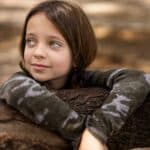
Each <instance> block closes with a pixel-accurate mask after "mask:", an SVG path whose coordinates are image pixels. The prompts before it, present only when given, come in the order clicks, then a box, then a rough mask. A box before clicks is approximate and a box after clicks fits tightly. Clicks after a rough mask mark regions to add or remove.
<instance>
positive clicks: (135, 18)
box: [0, 0, 150, 83]
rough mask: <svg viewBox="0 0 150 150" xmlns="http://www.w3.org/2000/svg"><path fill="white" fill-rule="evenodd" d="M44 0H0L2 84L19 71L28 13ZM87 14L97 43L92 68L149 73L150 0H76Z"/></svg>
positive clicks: (0, 77)
mask: <svg viewBox="0 0 150 150" xmlns="http://www.w3.org/2000/svg"><path fill="white" fill-rule="evenodd" d="M41 1H42V0H4V1H3V0H1V1H0V66H1V69H0V83H1V82H3V81H4V80H6V79H7V78H8V77H9V76H10V75H11V74H12V73H14V72H16V71H18V70H20V69H19V66H18V63H19V60H20V56H19V41H20V37H21V31H22V27H23V22H24V19H25V16H26V14H27V12H28V11H29V9H30V8H31V7H33V6H34V5H35V4H36V3H39V2H41ZM74 1H76V2H77V3H79V4H80V6H81V7H82V8H83V10H84V11H85V12H86V14H87V15H88V17H89V19H90V21H91V24H92V26H93V29H94V31H95V34H96V37H97V42H98V55H97V58H96V60H95V61H94V62H93V64H92V65H91V66H90V68H92V69H110V68H120V67H127V68H135V69H140V70H143V71H146V72H150V0H74Z"/></svg>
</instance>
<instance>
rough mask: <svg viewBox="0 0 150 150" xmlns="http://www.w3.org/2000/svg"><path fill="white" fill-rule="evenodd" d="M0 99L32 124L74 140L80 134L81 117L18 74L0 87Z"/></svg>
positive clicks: (22, 74)
mask: <svg viewBox="0 0 150 150" xmlns="http://www.w3.org/2000/svg"><path fill="white" fill-rule="evenodd" d="M0 99H3V100H5V101H6V103H7V104H9V105H11V106H12V107H14V108H15V109H17V110H18V111H20V112H21V113H22V114H24V115H25V116H26V117H27V118H29V119H30V120H32V121H33V122H35V123H37V124H40V125H42V126H45V127H46V128H47V129H50V130H53V131H56V132H58V133H59V134H61V135H62V136H63V137H64V138H66V139H68V140H75V139H77V138H78V137H79V135H80V134H81V133H82V130H83V128H84V127H83V126H84V124H85V123H84V121H85V117H84V116H81V115H80V116H79V115H78V114H77V113H76V112H75V111H73V110H72V109H71V108H70V107H69V105H68V104H66V103H64V102H63V101H62V100H61V99H60V98H58V97H57V96H56V95H55V93H54V92H50V91H49V90H47V89H46V88H45V87H44V86H41V85H40V84H39V83H38V82H36V81H35V80H33V79H32V78H30V77H28V76H26V75H25V74H24V73H22V72H19V73H16V74H14V75H13V76H12V77H11V78H10V79H8V80H7V81H6V82H4V83H3V84H2V86H1V87H0Z"/></svg>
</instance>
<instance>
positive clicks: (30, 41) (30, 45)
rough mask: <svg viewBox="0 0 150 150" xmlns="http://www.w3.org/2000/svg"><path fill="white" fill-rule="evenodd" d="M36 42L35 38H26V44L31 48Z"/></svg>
mask: <svg viewBox="0 0 150 150" xmlns="http://www.w3.org/2000/svg"><path fill="white" fill-rule="evenodd" d="M35 44H36V41H35V40H34V39H30V38H29V39H26V45H27V46H28V47H29V48H32V47H34V46H35Z"/></svg>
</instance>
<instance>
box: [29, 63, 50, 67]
mask: <svg viewBox="0 0 150 150" xmlns="http://www.w3.org/2000/svg"><path fill="white" fill-rule="evenodd" d="M32 66H33V67H35V68H50V66H47V65H43V64H32Z"/></svg>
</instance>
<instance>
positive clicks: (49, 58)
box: [24, 13, 72, 89]
mask: <svg viewBox="0 0 150 150" xmlns="http://www.w3.org/2000/svg"><path fill="white" fill-rule="evenodd" d="M25 39H26V45H25V52H24V65H25V68H26V69H27V71H28V72H29V73H30V74H31V75H32V77H33V78H34V79H36V80H38V81H41V82H43V81H47V80H50V81H51V82H50V86H51V88H54V89H59V88H61V87H62V86H64V84H65V81H66V79H67V76H68V73H69V72H70V69H71V68H72V54H71V50H70V48H69V45H68V44H67V42H66V41H65V39H64V37H63V36H62V35H61V34H60V32H59V31H58V30H57V28H56V27H55V26H54V25H53V23H52V22H51V21H49V20H48V19H47V18H46V16H45V15H44V13H37V14H35V15H34V16H32V17H31V18H30V20H29V21H28V24H27V29H26V37H25Z"/></svg>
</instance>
